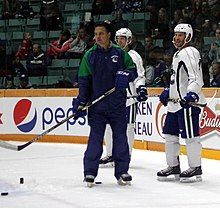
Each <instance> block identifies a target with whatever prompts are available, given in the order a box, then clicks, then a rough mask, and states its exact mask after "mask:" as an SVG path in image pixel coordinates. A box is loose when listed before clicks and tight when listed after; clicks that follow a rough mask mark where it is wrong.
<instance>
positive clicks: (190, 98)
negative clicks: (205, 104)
mask: <svg viewBox="0 0 220 208" xmlns="http://www.w3.org/2000/svg"><path fill="white" fill-rule="evenodd" d="M198 101H199V96H198V95H197V94H196V93H195V92H188V93H187V94H186V96H185V97H184V98H183V99H182V100H181V101H180V105H181V106H182V107H183V108H190V107H192V105H190V104H189V103H197V102H198Z"/></svg>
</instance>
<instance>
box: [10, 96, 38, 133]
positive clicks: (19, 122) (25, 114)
mask: <svg viewBox="0 0 220 208" xmlns="http://www.w3.org/2000/svg"><path fill="white" fill-rule="evenodd" d="M13 118H14V123H15V125H16V126H17V128H18V129H19V130H20V131H22V132H30V131H31V130H32V129H33V128H34V127H35V125H36V122H37V111H36V108H34V107H33V103H32V101H30V100H28V99H22V100H20V101H18V102H17V104H16V105H15V108H14V114H13Z"/></svg>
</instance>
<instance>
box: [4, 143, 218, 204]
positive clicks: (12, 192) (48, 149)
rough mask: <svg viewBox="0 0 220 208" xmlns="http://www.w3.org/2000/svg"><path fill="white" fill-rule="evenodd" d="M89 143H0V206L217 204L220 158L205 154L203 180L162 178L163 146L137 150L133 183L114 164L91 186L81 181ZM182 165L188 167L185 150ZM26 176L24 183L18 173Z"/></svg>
mask: <svg viewBox="0 0 220 208" xmlns="http://www.w3.org/2000/svg"><path fill="white" fill-rule="evenodd" d="M85 148H86V145H77V144H48V143H34V144H32V145H30V146H29V147H27V148H26V149H24V150H22V151H21V152H16V151H12V150H7V149H3V148H1V149H0V192H1V193H2V192H8V195H7V196H0V208H70V207H71V208H84V207H88V208H110V207H111V208H113V207H114V208H155V207H160V208H166V207H167V208H191V207H192V208H204V207H207V208H214V207H215V208H219V207H220V197H219V196H220V161H216V160H208V159H203V160H202V163H203V172H204V173H203V182H198V183H188V184H186V183H184V184H183V183H180V182H159V181H157V180H156V172H157V171H158V170H160V169H161V168H165V167H166V164H165V155H164V153H161V152H153V151H145V150H134V151H133V154H132V161H131V164H130V174H131V175H132V176H133V182H132V185H131V186H119V185H117V183H116V180H115V178H114V176H113V168H100V169H99V175H98V177H97V179H96V181H101V182H102V184H100V185H95V187H93V188H87V187H86V186H85V184H84V183H83V182H82V180H83V169H82V158H83V153H84V151H85ZM180 160H181V168H182V170H185V169H186V168H187V161H186V157H185V156H181V157H180ZM20 178H24V184H20V183H19V179H20Z"/></svg>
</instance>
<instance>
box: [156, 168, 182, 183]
mask: <svg viewBox="0 0 220 208" xmlns="http://www.w3.org/2000/svg"><path fill="white" fill-rule="evenodd" d="M173 176H174V178H173ZM179 178H180V166H179V165H177V166H174V167H171V166H168V167H167V168H166V169H163V170H161V171H159V172H157V180H158V181H177V180H179Z"/></svg>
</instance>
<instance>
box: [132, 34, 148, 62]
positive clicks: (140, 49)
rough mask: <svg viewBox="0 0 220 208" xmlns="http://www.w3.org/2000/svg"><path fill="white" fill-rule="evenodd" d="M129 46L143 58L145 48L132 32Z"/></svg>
mask: <svg viewBox="0 0 220 208" xmlns="http://www.w3.org/2000/svg"><path fill="white" fill-rule="evenodd" d="M129 47H130V48H131V49H133V50H135V51H137V52H138V53H139V54H140V56H141V57H142V59H144V58H145V51H144V50H145V48H144V45H143V44H142V43H141V41H139V40H138V39H137V36H136V35H135V34H134V33H133V35H132V41H131V44H130V45H129Z"/></svg>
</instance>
